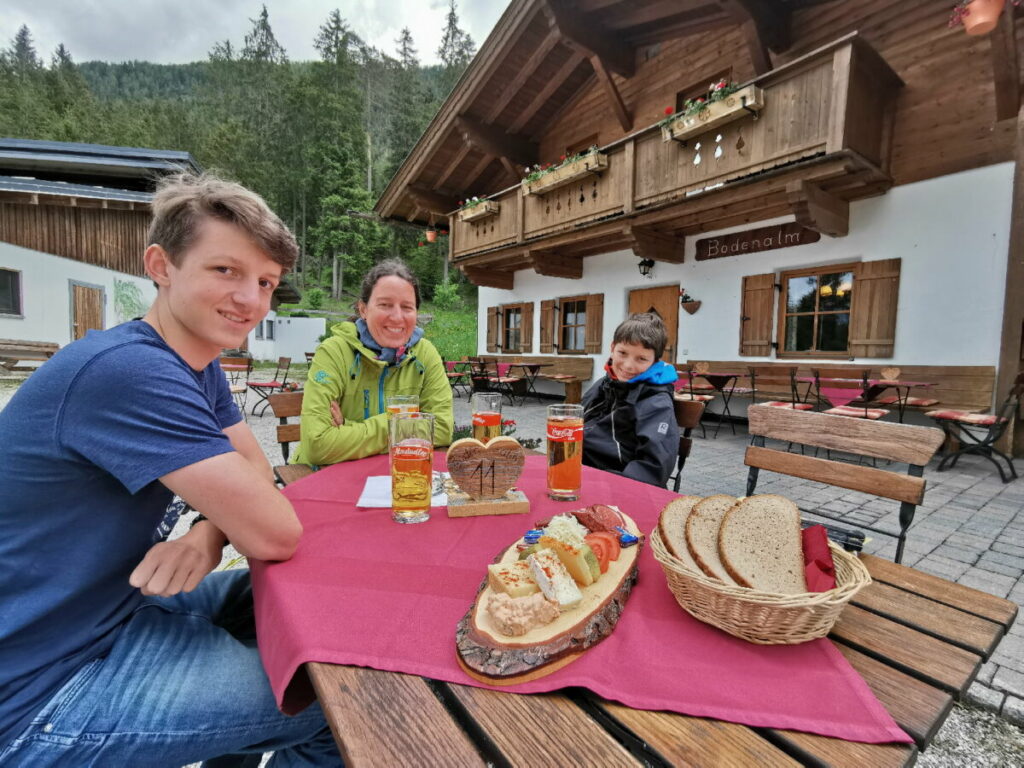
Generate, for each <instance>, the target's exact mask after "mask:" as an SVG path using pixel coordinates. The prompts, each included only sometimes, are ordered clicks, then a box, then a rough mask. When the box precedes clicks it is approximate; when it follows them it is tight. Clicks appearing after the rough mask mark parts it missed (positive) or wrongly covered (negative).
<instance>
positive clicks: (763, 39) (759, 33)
mask: <svg viewBox="0 0 1024 768" xmlns="http://www.w3.org/2000/svg"><path fill="white" fill-rule="evenodd" d="M718 4H719V5H720V6H721V7H722V10H724V11H725V12H726V13H728V14H729V15H730V16H732V17H733V18H734V19H735V20H736V23H737V24H739V25H740V26H744V27H745V26H747V25H748V24H749V25H750V26H751V27H752V30H753V34H754V38H755V40H756V41H757V43H756V45H757V46H758V47H760V48H761V49H762V50H764V49H767V48H771V49H772V50H773V51H784V50H786V49H787V48H789V46H790V44H791V35H790V31H789V26H790V11H789V9H788V8H787V7H786V6H785V5H784V4H783V3H777V2H770V1H769V0H718ZM747 42H748V43H750V42H751V39H750V37H748V38H747ZM753 54H754V51H753V50H751V57H752V58H754V59H755V61H756V58H757V57H756V56H754V55H753ZM764 57H765V58H767V57H768V54H767V51H765V53H764ZM769 69H771V67H769ZM765 71H768V70H765ZM759 74H760V72H759Z"/></svg>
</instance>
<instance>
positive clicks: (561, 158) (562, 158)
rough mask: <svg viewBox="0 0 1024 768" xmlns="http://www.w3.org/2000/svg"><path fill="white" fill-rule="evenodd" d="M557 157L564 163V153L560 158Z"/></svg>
mask: <svg viewBox="0 0 1024 768" xmlns="http://www.w3.org/2000/svg"><path fill="white" fill-rule="evenodd" d="M558 159H559V160H561V161H562V162H563V163H564V162H565V155H562V156H561V157H560V158H558Z"/></svg>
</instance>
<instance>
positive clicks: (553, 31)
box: [377, 0, 1024, 431]
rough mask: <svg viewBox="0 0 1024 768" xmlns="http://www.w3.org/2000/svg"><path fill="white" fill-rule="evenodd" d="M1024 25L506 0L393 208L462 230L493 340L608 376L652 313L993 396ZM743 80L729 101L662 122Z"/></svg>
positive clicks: (851, 4) (1010, 333)
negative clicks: (975, 27)
mask: <svg viewBox="0 0 1024 768" xmlns="http://www.w3.org/2000/svg"><path fill="white" fill-rule="evenodd" d="M1022 15H1024V9H1018V8H1014V7H1012V6H1011V5H1010V4H1007V8H1006V10H1005V11H1004V13H1003V14H1002V17H1001V21H1000V25H999V26H998V27H997V28H996V30H995V31H994V32H992V33H991V34H989V35H987V36H981V37H971V36H968V35H966V34H965V32H964V30H963V29H961V28H949V26H948V24H947V21H948V18H949V8H947V7H946V6H945V5H944V4H942V3H938V2H934V0H905V1H901V2H888V1H885V2H883V0H673V1H672V2H664V1H663V0H513V2H512V3H511V4H510V6H509V7H508V9H507V10H506V12H505V14H504V15H503V16H502V18H501V19H500V21H499V22H498V24H497V26H496V27H495V29H494V31H493V32H492V34H491V35H490V37H489V38H488V39H487V41H486V43H485V44H484V45H483V47H482V48H481V50H480V53H479V54H478V55H477V57H476V59H475V60H474V61H473V62H472V64H471V65H470V67H469V69H468V70H467V71H466V72H465V74H464V75H463V77H462V79H461V80H460V81H459V83H458V85H457V86H456V88H455V89H454V91H453V92H452V94H451V95H450V96H449V98H448V100H447V101H446V102H445V103H444V105H443V106H442V107H441V109H440V111H439V112H438V114H437V115H436V116H435V117H434V119H433V121H432V122H431V123H430V125H429V126H428V128H427V130H426V132H425V133H424V135H423V137H422V138H421V139H420V141H419V143H418V144H417V145H416V147H415V149H414V150H413V151H412V152H411V153H410V155H409V157H408V158H407V159H406V161H405V163H404V164H403V166H402V167H401V168H400V169H399V171H398V173H397V174H396V175H395V177H394V178H393V179H392V181H391V183H390V184H389V186H388V187H387V189H386V190H385V192H384V194H383V195H382V196H381V198H380V200H379V201H378V203H377V211H378V212H379V213H380V214H381V215H382V216H385V217H390V218H397V219H404V220H408V221H412V222H419V223H422V224H423V225H432V224H434V225H436V224H440V223H445V224H446V225H447V227H448V228H449V230H450V233H451V237H450V252H449V259H450V261H451V263H452V264H453V265H455V266H457V267H458V268H459V269H461V270H462V271H463V272H464V273H465V274H466V275H467V277H468V278H469V279H470V280H471V281H472V282H473V283H475V284H476V285H478V286H481V290H480V305H481V306H480V329H481V330H480V347H481V352H483V350H484V349H486V350H487V351H488V352H494V353H500V354H506V355H508V354H526V355H531V354H533V353H534V351H535V350H536V351H538V352H539V353H540V354H541V355H555V356H561V355H577V356H579V355H591V356H593V359H594V362H595V365H594V366H593V370H594V371H597V372H600V370H601V365H600V363H602V362H603V356H604V355H606V354H607V352H608V348H609V344H610V338H611V334H612V331H613V330H614V327H615V325H617V323H618V322H619V321H620V320H621V319H622V318H623V317H625V315H626V314H627V313H628V312H630V311H637V310H646V309H655V310H656V311H658V312H659V314H661V315H662V317H663V318H664V319H665V320H666V324H667V325H668V326H669V330H670V335H671V336H672V338H671V348H670V349H669V350H668V351H667V354H666V358H667V359H669V360H671V361H673V362H677V363H682V362H685V361H687V360H709V361H712V364H713V365H715V366H719V367H721V368H723V369H725V368H728V369H733V370H735V369H737V367H742V368H743V369H744V370H745V366H747V365H749V364H751V363H757V364H774V363H778V364H787V365H789V364H793V362H794V361H795V363H796V364H798V365H800V366H801V367H804V368H805V369H806V368H807V366H810V365H819V364H820V365H822V366H823V367H825V368H827V367H828V366H829V365H833V366H834V365H836V364H839V363H845V364H846V365H847V367H849V366H850V361H851V360H852V361H854V363H855V364H857V365H860V364H861V363H863V364H864V365H865V366H874V367H876V368H877V367H879V366H882V365H885V366H897V367H901V368H902V369H903V375H904V377H911V376H913V377H915V378H917V377H921V378H925V379H928V380H934V381H935V382H936V383H937V384H938V387H937V388H936V390H935V393H936V394H937V395H938V396H939V399H940V400H941V401H942V403H943V405H947V404H948V405H949V406H950V407H968V408H974V409H979V410H981V409H987V408H989V407H991V406H992V404H993V402H995V401H1001V400H1002V398H1003V397H1004V395H1005V393H1006V391H1007V390H1008V389H1009V386H1010V383H1011V382H1012V380H1013V377H1014V375H1015V374H1016V372H1017V370H1018V369H1019V367H1020V365H1021V360H1022V357H1024V350H1022V344H1021V330H1022V329H1021V326H1022V322H1024V300H1022V298H1021V296H1022V292H1024V265H1022V260H1021V257H1020V254H1021V253H1022V252H1024V214H1022V207H1024V206H1022V199H1024V117H1021V116H1020V115H1021V113H1020V107H1021V103H1020V102H1021V71H1020V70H1021V63H1020V56H1019V50H1020V39H1019V38H1020V37H1021V35H1022V29H1024V27H1022V25H1021V24H1020V18H1021V16H1022ZM723 80H724V81H726V82H729V83H734V84H736V85H737V86H740V90H739V91H738V92H737V93H735V94H733V96H731V97H730V100H731V102H733V103H732V104H731V105H725V104H720V105H714V104H713V105H712V108H709V109H707V110H705V111H704V112H703V114H698V115H697V116H696V118H694V119H691V120H686V119H683V118H680V119H676V120H673V121H671V124H670V125H668V126H666V125H663V123H665V122H666V121H665V117H666V115H665V112H666V111H676V110H680V109H682V108H684V106H685V104H686V103H687V100H688V99H694V98H698V97H701V96H704V97H705V98H706V97H707V92H708V90H709V87H710V86H709V84H715V83H719V82H720V81H723ZM716 107H717V109H715V108H716ZM666 108H668V110H666ZM720 112H724V113H725V114H724V118H723V119H722V121H721V122H719V119H720V115H719V113H720ZM701 121H711V122H706V124H704V125H702V124H701ZM590 147H596V148H597V152H595V153H590V154H587V155H586V156H585V157H584V158H581V160H580V161H578V162H576V163H574V164H573V165H572V166H571V167H567V168H559V169H558V170H556V171H555V172H554V173H549V174H546V175H544V176H543V177H541V179H540V180H539V183H533V184H524V183H522V179H523V178H524V177H525V176H526V175H527V172H528V170H529V169H530V168H531V167H533V166H534V165H535V164H538V163H541V164H543V163H555V164H558V163H559V162H560V159H561V158H562V157H563V156H566V155H568V156H572V155H574V154H575V153H579V152H585V151H586V150H587V148H590ZM538 186H539V187H541V188H540V189H538V188H537V187H538ZM470 197H480V198H481V199H482V202H481V203H480V204H478V205H474V206H472V207H470V208H464V209H462V210H460V202H461V201H464V200H466V199H467V198H470ZM1011 201H1012V202H1011ZM1012 254H1017V256H1016V257H1012ZM638 260H639V263H638ZM638 266H639V267H640V270H641V271H644V272H646V274H645V275H641V274H640V272H639V271H638V269H637V267H638ZM812 283H813V285H814V286H816V288H815V289H814V290H812V291H811V292H810V295H808V293H807V291H806V290H805V286H806V285H808V284H812ZM851 286H852V289H851ZM833 289H838V291H837V293H836V294H834V295H832V298H829V300H828V301H826V300H825V298H819V299H815V297H814V295H813V294H814V293H815V292H816V291H820V292H821V296H822V297H825V294H824V291H826V290H829V291H832V290H833ZM681 291H685V292H686V293H687V294H689V297H688V298H693V299H696V300H699V301H700V302H701V305H700V306H701V307H702V308H701V309H700V311H699V312H697V313H695V314H693V315H689V314H687V313H683V314H680V313H679V301H678V299H679V298H680V292H681ZM839 297H844V301H839V302H837V301H836V298H839ZM808 298H810V300H811V301H810V305H809V306H808V304H807V300H808ZM826 298H827V297H826ZM538 302H539V304H540V306H539V311H538V312H534V308H533V305H534V303H538ZM692 306H693V305H692V304H691V305H690V306H689V307H688V309H689V308H691V307H692ZM535 317H536V318H537V323H536V324H534V322H533V319H534V318H535ZM510 343H511V344H513V345H514V346H512V347H511V348H510V346H509V344H510ZM1022 431H1024V430H1022Z"/></svg>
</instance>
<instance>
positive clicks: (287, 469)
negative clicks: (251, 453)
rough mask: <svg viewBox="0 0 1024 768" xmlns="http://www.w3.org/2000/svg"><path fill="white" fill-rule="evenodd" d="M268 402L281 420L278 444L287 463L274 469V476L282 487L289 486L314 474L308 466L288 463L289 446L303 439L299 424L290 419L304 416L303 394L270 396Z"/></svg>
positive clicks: (280, 393)
mask: <svg viewBox="0 0 1024 768" xmlns="http://www.w3.org/2000/svg"><path fill="white" fill-rule="evenodd" d="M267 402H268V403H269V404H270V408H271V410H272V411H273V412H274V415H275V416H276V417H277V418H278V419H279V420H280V423H279V424H278V426H277V442H278V443H280V444H281V456H282V457H283V458H284V462H285V463H284V464H283V465H281V466H277V467H274V476H275V477H276V478H277V481H278V482H279V483H281V485H288V484H289V483H294V482H295V481H296V480H298V479H299V478H302V477H305V476H306V475H309V474H312V472H313V468H312V467H310V466H309V465H308V464H289V463H288V453H289V444H291V443H294V442H297V441H298V440H299V439H300V438H301V429H300V426H299V424H289V423H288V419H289V418H290V417H292V416H299V415H301V414H302V393H301V392H278V393H276V394H272V395H269V396H268V397H267Z"/></svg>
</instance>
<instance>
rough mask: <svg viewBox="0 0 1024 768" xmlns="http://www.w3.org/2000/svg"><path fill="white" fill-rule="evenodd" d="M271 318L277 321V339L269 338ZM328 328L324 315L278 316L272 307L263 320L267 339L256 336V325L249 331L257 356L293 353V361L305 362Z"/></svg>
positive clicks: (251, 347)
mask: <svg viewBox="0 0 1024 768" xmlns="http://www.w3.org/2000/svg"><path fill="white" fill-rule="evenodd" d="M268 322H272V323H273V324H274V339H273V341H268V340H267V338H266V335H267V334H266V330H267V328H266V326H267V323H268ZM325 328H326V325H325V323H324V319H323V318H322V317H278V315H277V312H274V311H273V310H271V311H270V312H268V313H267V317H266V319H265V320H264V321H263V339H257V338H256V330H255V329H253V330H252V331H250V332H249V353H250V354H251V355H252V356H253V357H254V358H256V359H257V360H277V358H279V357H290V358H291V359H292V362H293V363H304V362H306V355H305V353H306V352H315V351H316V347H317V345H318V344H319V343H320V342H319V341H318V339H319V338H320V337H321V336H322V335H323V333H324V329H325Z"/></svg>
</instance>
